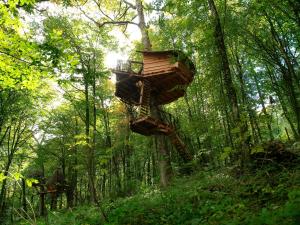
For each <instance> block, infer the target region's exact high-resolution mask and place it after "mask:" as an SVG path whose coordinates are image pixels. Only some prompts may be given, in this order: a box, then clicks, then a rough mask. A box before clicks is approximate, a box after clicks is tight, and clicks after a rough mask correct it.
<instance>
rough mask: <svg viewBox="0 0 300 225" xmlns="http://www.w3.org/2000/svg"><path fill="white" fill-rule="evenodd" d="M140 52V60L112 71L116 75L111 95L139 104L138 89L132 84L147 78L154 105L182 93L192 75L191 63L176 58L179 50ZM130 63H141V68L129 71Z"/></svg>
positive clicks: (174, 99) (171, 100)
mask: <svg viewBox="0 0 300 225" xmlns="http://www.w3.org/2000/svg"><path fill="white" fill-rule="evenodd" d="M142 53H143V63H141V62H136V61H128V62H127V63H124V64H121V65H120V66H119V67H118V68H117V69H116V70H115V71H113V72H114V73H115V74H116V76H117V83H116V92H115V95H116V96H117V97H119V98H120V99H121V100H122V101H123V102H126V103H130V104H134V105H139V104H140V99H139V95H140V93H141V92H140V89H139V87H137V86H136V83H137V82H138V81H143V80H147V81H148V82H149V83H150V88H151V99H152V100H151V101H153V99H154V102H155V104H157V105H163V104H168V103H170V102H173V101H176V100H177V99H178V98H180V97H182V96H184V94H185V89H186V87H187V86H188V85H189V84H190V83H191V82H192V80H193V77H194V74H195V67H194V65H193V64H192V62H191V61H189V60H188V59H187V58H186V57H185V58H184V57H180V54H181V53H180V52H177V51H158V52H155V51H154V52H153V51H151V52H147V51H146V52H145V51H144V52H142ZM133 64H138V65H141V70H140V71H139V72H133V70H132V68H131V67H132V65H133ZM120 70H123V71H120ZM124 70H125V71H124ZM128 71H130V72H128Z"/></svg>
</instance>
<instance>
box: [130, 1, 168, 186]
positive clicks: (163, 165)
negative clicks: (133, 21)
mask: <svg viewBox="0 0 300 225" xmlns="http://www.w3.org/2000/svg"><path fill="white" fill-rule="evenodd" d="M136 9H137V14H138V17H139V28H140V30H141V33H142V42H143V46H144V50H147V51H151V49H152V48H151V43H150V38H149V35H148V29H147V26H146V23H145V17H144V10H143V4H142V1H141V0H136ZM151 111H152V112H151V113H152V114H153V115H154V117H155V118H157V119H159V120H162V118H161V115H160V113H159V107H158V106H156V105H152V106H151ZM155 139H156V140H157V146H158V149H159V151H160V153H161V156H162V158H161V161H160V171H161V172H160V175H161V178H160V181H161V185H162V186H164V187H165V186H167V185H168V183H169V182H170V180H171V177H172V167H171V163H170V159H169V158H168V156H169V154H168V148H167V145H166V142H165V141H164V137H163V136H162V135H156V136H155Z"/></svg>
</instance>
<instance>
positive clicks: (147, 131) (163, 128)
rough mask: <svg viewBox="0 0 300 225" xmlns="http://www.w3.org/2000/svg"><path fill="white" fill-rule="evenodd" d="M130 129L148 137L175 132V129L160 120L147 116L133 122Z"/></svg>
mask: <svg viewBox="0 0 300 225" xmlns="http://www.w3.org/2000/svg"><path fill="white" fill-rule="evenodd" d="M130 129H131V130H132V131H133V132H135V133H139V134H142V135H146V136H149V135H153V134H165V135H168V134H169V133H171V132H173V128H172V127H171V126H170V125H168V124H166V123H163V122H162V121H160V120H157V119H154V118H153V117H151V116H145V117H141V118H138V119H137V120H134V121H131V122H130Z"/></svg>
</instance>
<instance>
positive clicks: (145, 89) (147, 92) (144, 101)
mask: <svg viewBox="0 0 300 225" xmlns="http://www.w3.org/2000/svg"><path fill="white" fill-rule="evenodd" d="M150 97H151V87H150V82H149V81H148V80H144V81H143V83H142V85H141V95H140V113H139V117H144V116H149V114H150Z"/></svg>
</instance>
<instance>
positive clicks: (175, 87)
mask: <svg viewBox="0 0 300 225" xmlns="http://www.w3.org/2000/svg"><path fill="white" fill-rule="evenodd" d="M140 53H141V54H142V55H143V62H137V61H126V62H123V61H119V62H118V64H117V67H116V69H114V70H113V72H114V73H115V74H116V91H115V95H116V96H117V97H119V98H120V99H121V100H122V101H123V102H125V103H126V104H128V105H129V106H132V107H133V106H137V107H138V109H139V110H138V111H139V112H138V115H137V116H134V117H133V118H132V119H131V121H130V128H131V130H132V131H134V132H136V133H139V134H142V135H153V134H164V135H168V136H170V137H171V140H172V142H173V144H174V145H175V146H176V145H177V146H176V148H177V149H178V150H179V153H180V152H181V153H180V154H181V155H182V154H185V155H184V156H183V155H182V157H183V158H186V159H187V160H189V159H190V158H191V156H187V155H186V151H184V149H183V143H182V142H181V140H180V138H179V137H178V135H177V134H176V132H175V126H174V125H173V124H172V123H171V122H170V121H165V119H164V115H165V113H163V112H162V111H157V110H154V111H156V113H158V114H159V115H155V114H154V113H152V112H153V110H151V109H153V108H154V107H156V108H157V106H159V105H164V104H168V103H170V102H173V101H176V100H177V99H178V98H180V97H182V96H184V94H185V91H186V88H187V87H188V85H189V84H190V83H191V82H192V80H193V77H194V75H195V67H194V64H193V63H192V62H191V61H190V60H189V59H188V58H187V57H186V56H185V55H184V54H183V53H182V52H180V51H141V52H140Z"/></svg>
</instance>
